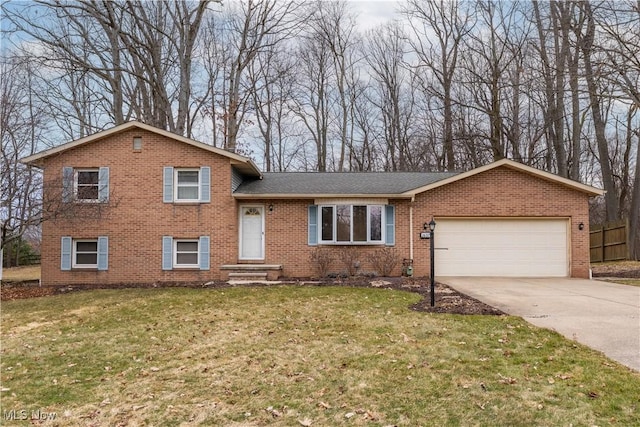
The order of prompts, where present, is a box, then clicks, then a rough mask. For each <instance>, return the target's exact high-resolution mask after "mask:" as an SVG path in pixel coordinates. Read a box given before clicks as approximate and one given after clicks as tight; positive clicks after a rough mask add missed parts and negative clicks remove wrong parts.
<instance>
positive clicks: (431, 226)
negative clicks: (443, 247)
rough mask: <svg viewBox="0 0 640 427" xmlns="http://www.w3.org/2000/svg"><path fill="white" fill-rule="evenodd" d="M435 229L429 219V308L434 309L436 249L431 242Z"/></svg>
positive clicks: (434, 224)
mask: <svg viewBox="0 0 640 427" xmlns="http://www.w3.org/2000/svg"><path fill="white" fill-rule="evenodd" d="M435 229H436V222H435V221H434V220H433V218H431V221H429V233H430V236H429V240H430V242H431V243H430V246H431V263H430V264H431V307H435V305H436V294H435V289H436V282H435V277H434V276H435V271H436V266H435V253H436V250H435V249H436V248H435V242H434V241H433V237H434V235H435Z"/></svg>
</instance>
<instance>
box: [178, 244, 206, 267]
mask: <svg viewBox="0 0 640 427" xmlns="http://www.w3.org/2000/svg"><path fill="white" fill-rule="evenodd" d="M199 254H200V247H199V242H198V240H179V239H176V240H174V241H173V266H174V267H175V268H198V267H199V265H200V258H199V256H200V255H199Z"/></svg>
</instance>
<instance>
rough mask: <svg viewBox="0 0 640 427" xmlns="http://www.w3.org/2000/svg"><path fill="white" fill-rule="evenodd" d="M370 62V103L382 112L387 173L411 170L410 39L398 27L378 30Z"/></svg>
mask: <svg viewBox="0 0 640 427" xmlns="http://www.w3.org/2000/svg"><path fill="white" fill-rule="evenodd" d="M366 46H367V48H366V49H367V50H366V56H365V58H366V61H367V63H368V65H369V67H370V74H371V78H372V81H373V82H374V83H375V85H373V87H372V89H371V90H370V91H369V92H370V96H369V98H370V100H371V101H370V102H372V103H373V105H374V106H375V108H376V109H377V110H378V111H379V114H378V115H377V117H379V121H380V125H381V128H382V132H381V133H382V135H384V152H385V153H386V154H387V155H386V156H385V157H386V162H385V163H388V164H386V165H385V169H386V170H392V171H398V170H401V171H403V170H408V167H407V165H408V158H409V156H410V142H409V129H408V127H409V122H410V121H411V120H412V119H413V115H412V110H413V107H414V103H413V97H412V95H411V89H410V87H409V84H410V82H409V76H408V74H409V73H408V71H407V69H406V67H405V59H404V55H405V52H406V51H407V46H406V36H405V35H404V34H403V32H402V29H401V28H400V26H399V25H398V24H388V25H386V26H384V27H380V28H376V29H374V30H372V31H371V32H369V33H368V36H367V44H366Z"/></svg>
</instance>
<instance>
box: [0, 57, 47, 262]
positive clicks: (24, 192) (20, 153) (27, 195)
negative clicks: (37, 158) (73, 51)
mask: <svg viewBox="0 0 640 427" xmlns="http://www.w3.org/2000/svg"><path fill="white" fill-rule="evenodd" d="M31 67H32V64H29V63H28V62H21V61H19V58H16V57H10V56H9V55H7V56H5V58H4V59H3V61H2V63H0V71H1V74H2V79H0V97H1V98H0V101H1V102H0V141H2V157H1V159H0V160H1V162H2V163H1V164H0V178H1V184H0V188H1V190H2V191H1V195H0V197H1V199H0V232H1V233H2V244H1V246H0V248H3V247H5V246H6V245H7V244H11V243H12V242H13V241H15V240H17V239H20V238H21V237H22V236H23V235H24V234H25V233H26V232H27V231H28V230H29V228H31V227H34V226H36V225H37V224H38V223H39V220H40V215H39V211H38V208H39V206H40V200H39V197H38V190H39V188H40V185H41V176H40V174H38V172H37V171H35V170H33V169H31V168H28V167H26V166H25V165H22V164H20V163H19V160H20V158H22V157H24V156H28V155H30V154H33V153H34V152H35V151H36V150H37V142H38V139H39V138H40V132H42V130H43V129H44V126H43V122H42V121H43V120H44V119H45V116H44V109H43V107H42V106H41V105H39V104H38V103H37V102H36V100H35V99H34V96H33V92H32V91H31V73H32V69H31ZM16 256H19V254H16Z"/></svg>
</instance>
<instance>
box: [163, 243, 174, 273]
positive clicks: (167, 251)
mask: <svg viewBox="0 0 640 427" xmlns="http://www.w3.org/2000/svg"><path fill="white" fill-rule="evenodd" d="M162 269H163V270H173V237H171V236H162Z"/></svg>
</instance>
